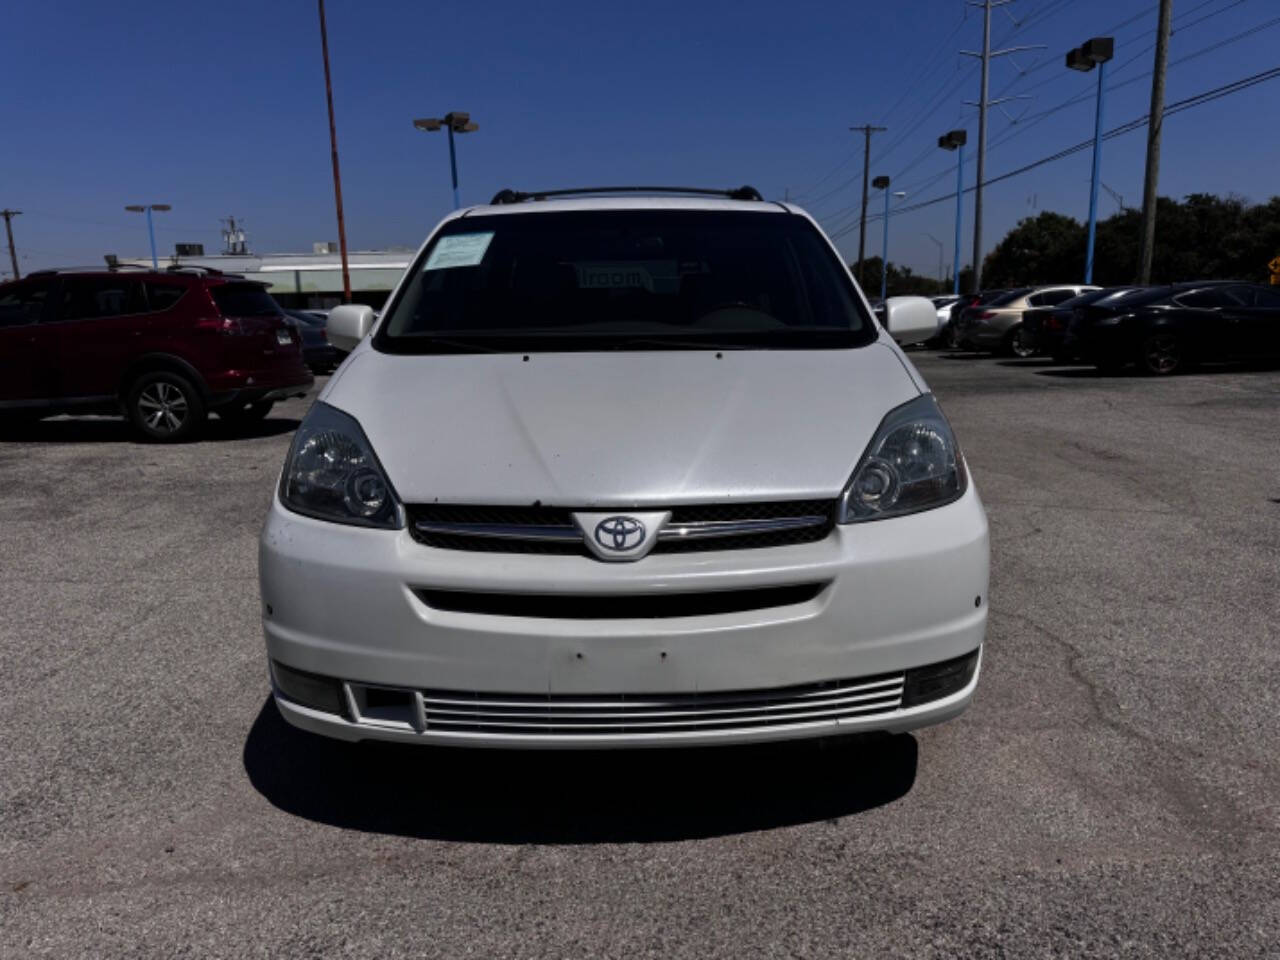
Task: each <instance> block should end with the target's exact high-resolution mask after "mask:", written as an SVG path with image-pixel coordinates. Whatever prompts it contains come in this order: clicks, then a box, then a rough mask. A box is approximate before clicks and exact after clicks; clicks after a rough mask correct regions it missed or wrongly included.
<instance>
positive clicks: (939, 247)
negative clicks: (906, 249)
mask: <svg viewBox="0 0 1280 960" xmlns="http://www.w3.org/2000/svg"><path fill="white" fill-rule="evenodd" d="M925 236H926V237H928V238H929V239H930V240H932V241H933V242H934V243H936V244H937V245H938V292H939V293H941V292H942V250H943V247H942V241H941V240H939V239H938V238H937V237H935V236H934V235H933V234H932V233H928V232H926V233H925Z"/></svg>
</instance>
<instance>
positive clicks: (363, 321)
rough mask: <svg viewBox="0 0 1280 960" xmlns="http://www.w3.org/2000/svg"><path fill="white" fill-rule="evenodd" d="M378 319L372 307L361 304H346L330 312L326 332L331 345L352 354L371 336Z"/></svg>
mask: <svg viewBox="0 0 1280 960" xmlns="http://www.w3.org/2000/svg"><path fill="white" fill-rule="evenodd" d="M376 319H377V314H375V313H374V312H373V308H372V307H366V306H365V305H364V304H360V303H344V304H343V305H342V306H340V307H334V308H333V309H332V310H330V311H329V319H328V321H326V323H325V331H326V332H327V333H328V335H329V342H330V343H331V344H333V345H334V346H335V347H337V348H338V349H339V350H345V351H346V352H347V353H350V352H351V351H352V350H354V349H355V348H356V347H357V346H358V345H359V343H360V341H361V340H363V339H364V338H365V337H367V336H368V335H369V331H370V330H372V329H373V323H374V321H375V320H376Z"/></svg>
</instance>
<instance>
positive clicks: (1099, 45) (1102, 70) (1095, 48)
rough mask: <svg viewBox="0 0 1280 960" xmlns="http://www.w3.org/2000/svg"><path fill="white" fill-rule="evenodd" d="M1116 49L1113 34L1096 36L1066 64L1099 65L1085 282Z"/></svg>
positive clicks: (1089, 279) (1089, 276)
mask: <svg viewBox="0 0 1280 960" xmlns="http://www.w3.org/2000/svg"><path fill="white" fill-rule="evenodd" d="M1114 53H1115V40H1114V39H1113V38H1112V37H1094V38H1093V39H1092V40H1087V41H1085V43H1084V44H1083V45H1082V46H1079V47H1076V49H1074V50H1072V51H1071V52H1070V53H1068V54H1067V66H1068V67H1070V68H1071V69H1072V70H1079V71H1081V72H1082V73H1087V72H1088V71H1090V70H1092V69H1093V68H1094V67H1095V66H1096V67H1097V68H1098V104H1097V108H1096V109H1095V111H1094V120H1093V178H1092V180H1091V182H1090V184H1089V239H1088V242H1087V243H1086V246H1085V253H1084V282H1085V283H1093V242H1094V236H1095V234H1096V233H1097V229H1098V184H1099V183H1101V182H1102V178H1101V170H1102V95H1103V79H1104V77H1105V75H1106V63H1107V61H1108V60H1110V59H1111V57H1112V56H1113V55H1114Z"/></svg>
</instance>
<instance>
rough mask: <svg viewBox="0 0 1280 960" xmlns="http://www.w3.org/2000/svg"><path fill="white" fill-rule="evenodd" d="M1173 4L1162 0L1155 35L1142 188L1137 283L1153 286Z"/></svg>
mask: <svg viewBox="0 0 1280 960" xmlns="http://www.w3.org/2000/svg"><path fill="white" fill-rule="evenodd" d="M1172 22H1173V0H1160V23H1159V26H1158V27H1157V32H1156V64H1155V70H1154V71H1153V73H1152V77H1151V118H1150V120H1149V121H1148V123H1147V173H1146V179H1145V180H1144V182H1143V186H1142V254H1141V256H1140V258H1139V261H1138V283H1143V284H1145V283H1150V282H1151V260H1152V258H1153V257H1154V256H1155V248H1156V187H1157V185H1158V182H1159V180H1160V133H1161V128H1162V127H1163V126H1164V75H1165V71H1166V69H1167V67H1168V63H1169V31H1170V27H1171V26H1172Z"/></svg>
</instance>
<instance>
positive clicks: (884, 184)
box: [871, 177, 889, 300]
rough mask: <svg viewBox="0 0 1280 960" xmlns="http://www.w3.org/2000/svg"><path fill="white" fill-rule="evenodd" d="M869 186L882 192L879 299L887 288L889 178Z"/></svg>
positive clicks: (873, 182) (879, 179) (882, 297)
mask: <svg viewBox="0 0 1280 960" xmlns="http://www.w3.org/2000/svg"><path fill="white" fill-rule="evenodd" d="M871 185H872V186H873V187H875V188H876V189H877V190H883V191H884V240H883V242H882V245H881V247H880V299H881V300H883V299H884V296H885V291H886V290H887V289H888V286H889V178H888V177H876V178H875V179H874V180H872V181H871Z"/></svg>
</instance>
